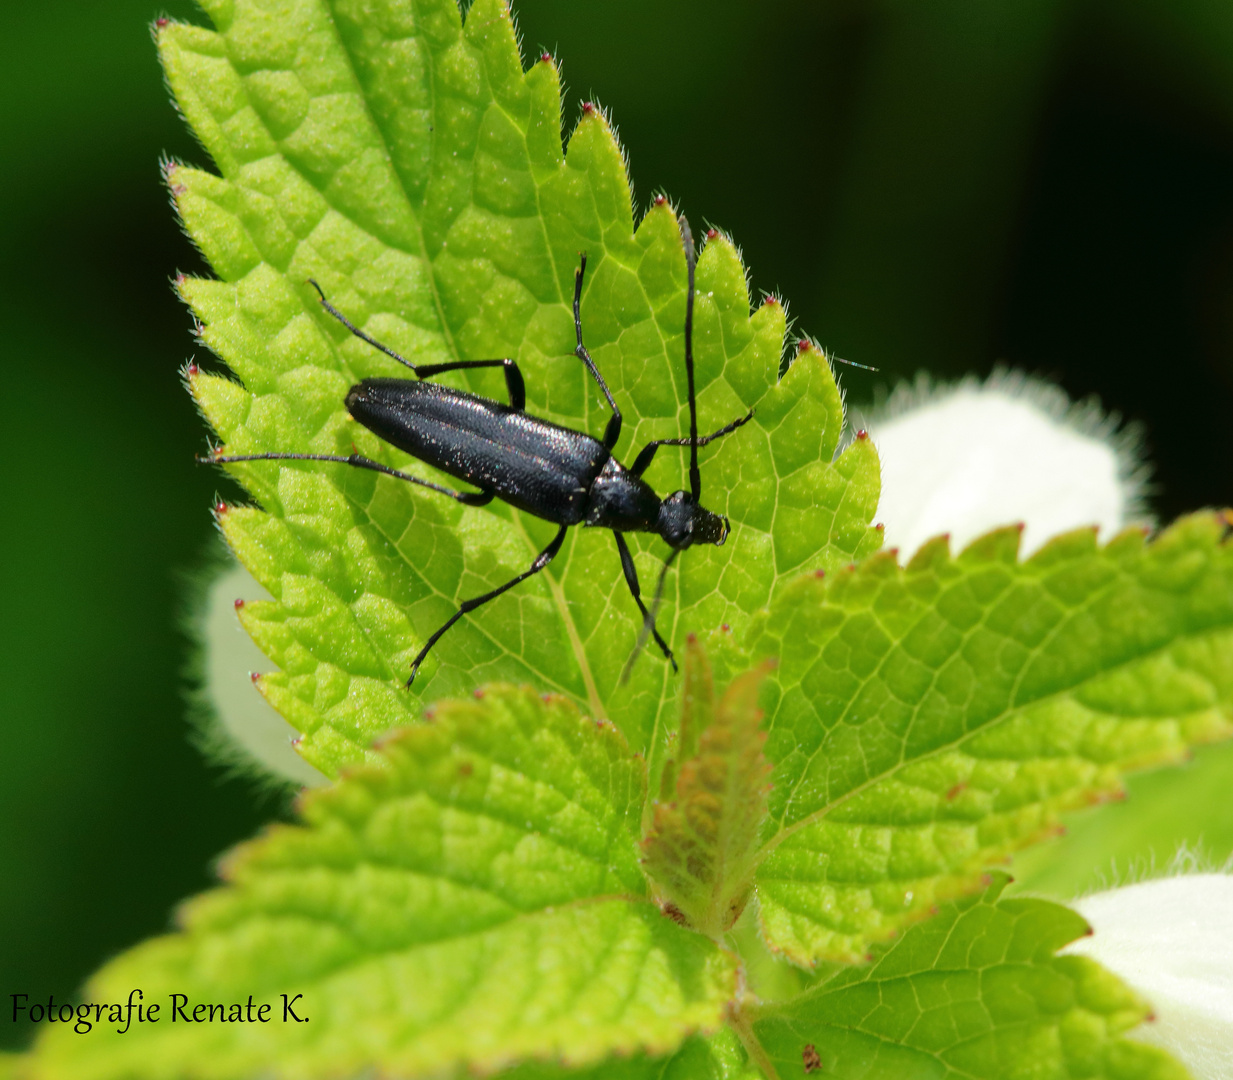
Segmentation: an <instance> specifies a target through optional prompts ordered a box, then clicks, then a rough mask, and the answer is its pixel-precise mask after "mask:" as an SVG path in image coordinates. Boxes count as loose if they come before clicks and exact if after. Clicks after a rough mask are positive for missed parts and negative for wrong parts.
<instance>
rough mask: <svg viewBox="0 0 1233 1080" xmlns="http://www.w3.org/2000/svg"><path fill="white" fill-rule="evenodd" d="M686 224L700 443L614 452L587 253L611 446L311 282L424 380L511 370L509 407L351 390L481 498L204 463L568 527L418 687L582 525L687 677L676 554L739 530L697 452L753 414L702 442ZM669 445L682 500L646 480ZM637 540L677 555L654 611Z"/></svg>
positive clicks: (418, 387) (419, 386) (686, 240)
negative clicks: (714, 505)
mask: <svg viewBox="0 0 1233 1080" xmlns="http://www.w3.org/2000/svg"><path fill="white" fill-rule="evenodd" d="M678 226H679V228H680V232H681V242H682V244H683V246H684V248H685V265H686V268H687V271H688V278H689V291H688V292H687V293H686V296H685V375H686V379H687V382H688V386H689V437H688V438H681V439H654V440H652V441H651V442H649V443H647V444H646V446H644V447H643V448H642V449H641V450H639V451H638V456H637V457H636V458H634V464H633V466H632V467H631V468H626V467H625V466H624V465H622V464H621V463H620V462H619V461H618V460H617V459H616V457H614V456H613V450H614V448H615V447H616V444H617V440H618V439H619V438H620V435H621V410H620V409H619V408H617V403H616V401H615V400H614V399H613V397H612V391H610V390H609V389H608V384H607V383H606V382H604V377H603V376H602V375H601V374H600V373H599V369H598V368H597V367H596V366H595V361H594V360H592V359H591V354H590V353H588V352H587V349H586V346H585V345H583V343H582V310H581V309H582V279H583V275H584V274H585V273H586V268H587V259H586V255H585V253H584V254H582V255H581V256H580V259H579V265H578V271H577V273H576V274H575V275H574V333H575V336H576V338H577V341H578V344H577V345H576V346H575V348H574V353H575V355H576V356H577V357H578V359H579V360H581V361H582V362H583V364H585V365H586V369H587V371H589V372H590V374H591V377H592V378H593V379H594V380H595V381H596V382H597V383H598V384H599V388H600V390H601V391H602V392H603V395H604V397H605V398H606V399H607V401H608V406H609V408H611V409H612V416H611V417H610V418H609V420H608V426H607V428H606V429H605V431H604V437H603V439H602V440H599V439H595V438H592V437H591V436H590V435H587V434H586V433H585V432H582V431H571V430H570V429H569V428H564V427H560V426H559V425H557V424H553V423H551V422H550V421H548V420H543V419H541V418H540V417H538V416H531V415H530V414H529V413H527V412H526V411H525V410H524V406H525V405H526V398H527V395H526V387H525V385H524V383H523V380H522V372H521V371H520V370H519V368H518V364H517V362H516V361H514V360H512V359H509V358H506V359H502V360H458V361H454V362H452V363H448V364H413V363H411V361H410V360H407V359H405V358H404V357H402V356H399V355H398V353H396V352H394V350H393V349H391V348H389V347H387V346H385V345H382V344H381V343H380V342H379V341H376V340H374V339H373V338H371V337H369V335H368V334H366V333H365V332H364V331H363V330H361V329H360V328H359V327H357V326H355V325H354V324H353V323H352V322H350V321H349V320H348V319H347V317H346V316H345V315H343V314H342V312H340V311H339V310H338V309H337V308H335V307H334V306H333V305H332V304H330V302H329V301H328V300H326V298H325V293H324V292H322V290H321V287H320V286H319V285H318V284H317V283H316V282H315V281H311V280H310V282H309V284H311V285H312V287H313V288H314V289H316V290H317V293H318V295H319V296H320V298H321V306H322V307H323V308H324V309H325V310H326V311H327V312H329V314H330V315H332V316H333V317H334V318H335V319H337V320H338V321H339V322H340V323H342V324H343V326H345V327H346V328H347V329H348V330H350V331H351V333H353V334H354V335H355V336H356V337H358V338H360V339H361V340H362V341H365V342H367V343H368V344H369V345H371V346H372V347H373V348H375V349H379V350H380V351H381V352H383V353H385V355H386V356H389V357H392V358H393V359H395V360H397V361H398V362H399V363H400V364H405V365H406V366H407V367H409V368H410V369H411V370H412V371H413V372H415V376H416V379H417V380H423V379H426V378H428V377H429V376H431V375H441V374H444V373H445V372H447V371H469V370H472V369H475V368H493V367H499V368H501V369H502V370H503V372H504V375H505V386H506V390H507V391H508V393H509V404H508V405H502V404H501V403H500V402H497V401H492V400H490V399H489V398H483V397H479V396H478V395H476V394H469V393H467V392H466V391H463V390H453V389H451V388H450V387H448V386H442V385H441V384H440V383H434V382H422V381H415V382H413V381H412V380H410V379H364V380H363V381H361V382H359V383H358V384H356V385H355V386H353V387H351V389H350V390H349V391H347V397H346V406H347V411H348V412H350V414H351V416H352V417H353V418H354V419H355V420H357V421H359V423H361V424H363V426H364V427H366V428H368V430H369V431H371V432H372V433H373V434H374V435H376V436H377V437H378V438H380V439H383V440H384V441H385V442H388V443H390V444H391V445H392V446H396V447H398V449H399V450H404V451H406V453H408V454H410V455H411V456H412V457H416V458H419V459H420V460H421V461H423V462H426V463H427V464H429V465H431V466H433V467H434V468H436V469H440V470H441V471H442V472H444V473H448V474H449V475H450V476H454V477H457V478H458V479H459V480H465V481H466V482H468V483H470V484H473V485H474V486H475V487H477V488H479V490H478V491H454V490H452V489H450V488H447V487H444V486H442V485H441V484H434V483H433V482H432V481H430V480H422V479H420V477H418V476H411V475H410V474H408V473H404V472H399V471H398V470H397V469H392V468H390V467H389V466H388V465H382V464H381V463H380V462H378V461H373V460H372V459H371V458H366V457H362V456H360V455H359V454H349V455H347V456H342V455H336V454H295V453H270V454H223V453H221V451H215V452H214V454H213V455H212V456H210V457H208V458H203V459H202V460H203V461H213V462H216V463H218V464H227V463H230V462H234V461H335V462H339V463H341V464H344V465H354V466H355V467H356V468H359V469H371V470H373V471H374V472H379V473H385V474H386V475H387V476H393V477H396V478H397V479H399V480H406V481H407V482H409V483H412V484H419V485H420V486H421V487H426V488H431V489H432V490H433V491H439V492H440V493H441V494H442V495H448V496H449V497H450V498H451V499H457V500H458V501H459V502H460V503H463V504H464V505H466V506H484V505H485V504H486V503H490V502H491V501H492V500H493V499H494V498H497V499H501V500H503V501H504V502H507V503H509V504H510V505H511V506H516V507H517V508H518V509H519V510H525V511H527V513H529V514H534V515H535V516H536V517H539V518H543V519H544V520H545V521H551V522H553V523H555V524H556V525H559V526H560V528H559V529H558V530H557V535H556V536H555V537H554V538H553V540H552V543H550V544H549V545H548V546H547V547H546V548H544V550H543V551H541V552H540V553H539V554H538V555H537V556H536V557H535V561H534V562H533V563H531V566H530V569H528V570H524V571H523V572H522V573H521V574H519V575H518V576H517V577H515V578H513V579H512V580H510V581H507V582H506V583H505V584H504V585H502V586H500V587H499V588H496V589H493V590H492V591H491V592H486V593H484V594H483V595H482V596H476V597H474V598H472V599H470V600H464V601H463V602H462V604H461V606H460V607H459V608H458V610H457V611H456V612H454V614H453V615H451V616H450V617H449V619H447V620H446V622H445V625H443V626H442V627H440V628H439V629H438V630H437V631H436V632H435V633H434V634H433V635H432V636H431V637H430V638H429V639H428V640H427V641H426V642H425V643H424V647H423V648H422V649H420V651H419V654H418V655H417V656H416V658H415V660H414V661H413V662H412V664H411V676H410V678H408V679H407V686H410V685H411V684H412V682H414V681H415V676H416V674H417V673H418V672H419V669H420V665H421V664H422V663H423V662H424V658H425V657H426V656H427V655H428V653H429V652H430V651H431V649H432V647H433V646H434V645H435V644H436V643H437V642H438V641H439V640H440V639H441V636H442V635H443V634H444V633H445V632H446V631H447V630H448V629H449V628H450V627H451V626H453V625H454V623H456V622H457V621H458V620H459V619H461V618H462V617H463V616H464V615H466V614H467V613H468V612H471V611H474V610H475V609H476V608H478V607H480V606H482V605H484V604H486V603H488V601H489V600H495V599H496V598H497V597H498V596H500V595H501V594H502V593H503V592H506V591H508V590H509V589H512V588H513V587H514V586H515V585H517V584H518V583H519V582H520V581H525V580H526V579H527V578H529V577H531V576H532V575H533V574H538V573H539V572H540V571H541V570H543V569H544V567H545V566H547V565H548V564H549V563H550V562H552V560H553V559H554V558H555V557H556V554H557V552H558V551H560V550H561V544H562V543H563V542H564V540H565V532H566V530H567V529H568V528H569V527H570V526H571V525H583V526H589V527H591V528H600V529H611V530H612V535H613V537H614V538H615V539H616V546H617V553H618V554H619V555H620V557H621V569H622V570H623V571H624V573H625V582H626V584H627V585H628V586H629V591H630V592H631V593H632V594H633V597H634V602H635V603H636V604H637V605H638V610H639V611H641V612H642V619H643V633H642V635H641V636H640V638H639V642H640V643H641V641H642V640H643V639H644V638H645V636H646V634H647V633H648V632H649V633H650V634H651V636H653V637H654V638H655V642H656V644H657V645H658V646H659V647H660V649H662V650H663V654H664V656H665V657H666V658H667V659H668V661H669V662H670V663H671V664H672V669H673V670H674V671H675V670H676V659H675V657H673V655H672V650H671V649H670V648H669V647H668V643H667V642H666V641H664V639H663V638H662V637H661V636H660V634H659V631H658V630H657V629H656V628H655V612H656V610H657V607H658V604H659V600H660V597H661V596H662V593H663V586H664V578H665V576H666V575H667V573H668V567H669V566H671V565H672V562H673V560H675V559H676V557H677V555H679V554H680V553H681V552H682V551H684V550H685V549H686V548H687V547H689V546H691V545H692V544H717V545H718V544H722V543H723V542H724V541H725V540H726V539H727V538H728V530H729V522H728V519H727V517H726V516H722V515H720V514H713V513H711V511H709V510H706V509H704V508H703V506H702V504H701V502H700V501H699V500H700V499H701V497H702V476H701V474H700V473H699V471H698V447H699V446H705V445H706V444H707V443H709V442H711V441H713V440H715V439H718V438H722V437H723V436H724V435H728V434H730V433H731V432H733V431H735V430H736V429H737V428H739V427H740V426H741V425H742V424H745V423H748V422H749V420H750V419H751V418H752V417H753V410H750V411H749V412H748V413H747V414H746V415H745V416H742V417H739V418H738V419H736V420H733V421H732V422H731V423H730V424H725V425H724V426H723V427H721V428H720V429H719V430H718V431H713V432H711V434H710V435H703V436H701V437H699V435H698V408H697V401H696V397H695V393H694V354H693V325H694V267H695V263H696V261H697V258H696V255H695V252H694V241H693V236H692V234H691V233H690V231H689V223H688V222H687V221H686V220H685V217H684V215H682V216H681V217H680V218H679V219H678ZM661 446H688V447H689V491H676V492H673V493H672V494H671V495H669V496H668V497H667V498H666V499H660V497H659V496H658V495H656V494H655V492H654V491H653V490H651V487H650V485H649V484H647V482H646V481H645V480H643V479H642V474H643V473H644V472H646V469H647V466H649V465H650V464H651V460H652V459H653V458H654V457H655V452H656V451H657V450H658V449H659V448H660V447H661ZM626 532H652V533H658V534H659V535H660V536H661V537H662V538H663V539H664V540H665V541H666V542H667V544H668V546H669V547H671V548H672V552H671V554H669V556H668V558H667V559H666V560H665V562H664V567H663V570H662V571H661V572H660V575H659V583H658V586H657V587H656V591H655V599H654V601H653V602H652V606H651V610H650V611H648V610H647V606H646V604H644V603H643V601H642V591H641V589H640V588H639V586H638V573H637V571H636V570H635V569H634V560H633V556H632V555H631V554H630V551H629V545H628V544H627V543H626V541H625V536H624V534H625V533H626ZM635 655H637V650H635ZM631 659H632V658H631Z"/></svg>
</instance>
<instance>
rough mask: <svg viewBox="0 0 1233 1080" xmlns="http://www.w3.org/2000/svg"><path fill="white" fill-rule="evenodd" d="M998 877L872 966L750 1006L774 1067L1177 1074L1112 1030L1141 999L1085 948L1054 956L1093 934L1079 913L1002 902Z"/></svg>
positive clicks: (1128, 1019) (1142, 1079)
mask: <svg viewBox="0 0 1233 1080" xmlns="http://www.w3.org/2000/svg"><path fill="white" fill-rule="evenodd" d="M1006 881H1007V879H1006V878H1005V877H1004V876H1001V875H999V876H998V877H997V880H996V881H995V882H994V883H993V884H992V885H991V886H990V887H989V888H988V889H987V890H986V891H985V893H984V894H983V895H981V896H979V897H970V898H967V899H964V900H961V901H958V902H955V903H951V904H948V905H947V906H946V909H945V910H944V911H943V912H942V913H940V914H939V915H938V916H937V918H934V919H930V920H929V921H928V922H927V923H923V924H921V925H919V926H914V927H912V928H911V929H909V930H908V932H907V933H906V934H904V936H903V938H902V940H900V941H898V942H896V943H895V945H894V946H893V947H892V948H891V949H890V950H889V951H887V952H886V953H885V955H883V956H881V957H880V958H879V959H878V960H877V961H876V962H875V963H873V964H871V965H869V966H867V967H855V968H850V969H848V970H847V971H845V972H843V973H841V974H839V975H836V976H835V977H834V978H832V979H831V980H830V981H828V982H826V983H825V984H823V985H822V986H820V987H818V988H817V989H815V990H813V991H810V992H809V993H807V994H804V995H802V996H801V997H799V998H797V999H796V1000H795V1001H792V1002H790V1003H784V1004H777V1005H772V1006H763V1007H761V1008H759V1007H754V1008H752V1009H748V1010H747V1017H746V1018H745V1021H744V1022H745V1024H747V1025H748V1028H749V1029H750V1030H751V1033H752V1035H753V1037H754V1038H756V1040H757V1042H758V1044H759V1045H760V1047H761V1049H762V1051H763V1052H764V1053H765V1055H766V1057H767V1059H769V1061H770V1062H771V1063H772V1064H773V1067H774V1068H775V1070H776V1071H777V1073H778V1075H779V1076H780V1077H781V1078H785V1080H786V1078H787V1077H794V1076H802V1075H804V1074H805V1073H806V1072H810V1071H812V1072H815V1073H816V1075H818V1076H820V1077H835V1078H843V1077H853V1078H855V1077H888V1078H889V1077H918V1076H919V1077H931V1078H932V1077H936V1078H938V1080H942V1078H944V1077H956V1078H958V1077H999V1078H1004V1080H1013V1078H1024V1080H1027V1078H1029V1077H1042V1076H1050V1077H1053V1076H1057V1077H1071V1076H1073V1077H1079V1076H1082V1077H1090V1078H1092V1080H1096V1078H1100V1077H1108V1078H1110V1080H1112V1078H1115V1077H1116V1078H1118V1080H1130V1078H1132V1077H1133V1078H1134V1080H1166V1078H1169V1080H1184V1078H1185V1077H1186V1076H1187V1073H1186V1071H1185V1070H1184V1069H1183V1068H1182V1067H1181V1066H1180V1065H1178V1064H1177V1063H1176V1062H1174V1061H1173V1059H1171V1058H1170V1057H1168V1055H1166V1054H1165V1053H1163V1052H1162V1051H1160V1050H1158V1049H1156V1048H1155V1047H1150V1046H1146V1045H1144V1044H1142V1043H1137V1042H1132V1041H1130V1040H1127V1039H1123V1038H1121V1036H1122V1034H1123V1033H1124V1032H1126V1031H1127V1030H1129V1029H1130V1028H1131V1027H1133V1026H1134V1025H1136V1024H1138V1023H1140V1022H1141V1021H1142V1020H1143V1019H1144V1018H1145V1017H1146V1016H1147V1014H1148V1007H1147V1005H1146V1003H1145V1002H1143V1001H1141V1000H1140V999H1139V998H1137V997H1136V996H1135V995H1134V994H1133V993H1132V992H1130V991H1129V990H1127V989H1126V988H1125V987H1124V986H1123V985H1122V984H1121V983H1120V982H1118V980H1117V979H1116V978H1114V977H1113V976H1112V975H1110V974H1109V973H1108V972H1106V971H1104V970H1103V969H1102V968H1101V967H1099V965H1097V964H1094V963H1092V962H1091V961H1089V960H1087V959H1086V958H1085V957H1080V956H1055V955H1054V953H1055V952H1056V951H1057V950H1058V949H1059V948H1061V947H1062V946H1063V945H1066V944H1068V943H1069V942H1071V941H1073V940H1075V938H1077V937H1080V936H1081V935H1083V934H1085V933H1087V932H1088V929H1087V925H1086V923H1084V921H1083V919H1082V918H1080V917H1079V916H1078V915H1076V914H1075V913H1074V912H1072V911H1068V910H1067V909H1066V908H1063V907H1059V906H1057V905H1056V904H1051V903H1048V902H1047V901H1044V900H999V899H998V895H999V893H1001V891H1002V888H1003V887H1004V885H1005V883H1006ZM806 1063H810V1064H812V1066H813V1068H812V1069H809V1068H807V1067H806Z"/></svg>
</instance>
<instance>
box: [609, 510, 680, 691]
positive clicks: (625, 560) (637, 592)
mask: <svg viewBox="0 0 1233 1080" xmlns="http://www.w3.org/2000/svg"><path fill="white" fill-rule="evenodd" d="M612 536H613V539H615V540H616V546H617V551H618V552H619V553H620V556H621V569H622V570H624V571H625V584H626V585H628V586H629V591H630V592H631V593H632V594H633V597H634V603H635V604H637V605H638V610H639V611H641V612H642V622H643V625H647V624H648V623H649V624H650V627H651V636H652V637H654V638H655V644H656V645H658V646H659V647H660V649H662V650H663V654H664V656H665V657H666V658H667V660H668V663H670V664H671V665H672V670H673V671H676V670H677V667H676V657H675V656H673V655H672V650H671V649H670V648H668V643H667V642H666V641H664V639H663V638H662V637H660V636H659V630H658V629H657V628H656V626H655V623H654V621H653V620H652V619H651V613H650V612H649V611H647V609H646V604H644V603H643V602H642V589H641V588H639V586H638V571H637V570H636V569H635V568H634V557H633V556H632V555H631V554H630V551H629V545H628V544H627V543H626V542H625V537H623V536H622V535H621V534H620V533H619V532H616V531H615V530H613V533H612Z"/></svg>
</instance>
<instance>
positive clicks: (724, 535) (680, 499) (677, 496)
mask: <svg viewBox="0 0 1233 1080" xmlns="http://www.w3.org/2000/svg"><path fill="white" fill-rule="evenodd" d="M728 529H729V524H728V519H727V518H726V517H725V516H724V515H723V514H712V513H711V512H710V511H709V510H706V509H704V508H703V507H702V506H700V505H699V504H698V502H697V500H695V499H694V497H693V496H692V495H690V494H689V492H688V491H676V492H673V493H672V494H671V495H669V496H668V497H667V498H666V499H665V500H664V501H663V502H662V503H660V504H659V521H658V522H657V523H656V527H655V531H656V532H658V533H659V535H660V536H662V537H663V538H664V540H665V541H666V542H667V543H668V544H669V545H670V546H671V547H674V548H676V549H677V550H678V551H679V550H680V549H682V548H687V547H690V546H691V545H692V544H715V545H716V546H718V545H720V544H722V543H723V542H724V541H725V540H727V539H728Z"/></svg>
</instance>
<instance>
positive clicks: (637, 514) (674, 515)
mask: <svg viewBox="0 0 1233 1080" xmlns="http://www.w3.org/2000/svg"><path fill="white" fill-rule="evenodd" d="M585 524H587V525H590V526H592V527H594V528H600V529H615V530H616V531H617V532H653V533H658V534H659V535H660V536H661V537H663V539H664V541H665V542H666V543H667V544H668V545H669V546H671V547H674V548H687V547H690V546H691V545H693V544H722V543H723V542H724V541H725V540H726V539H727V538H728V519H727V518H725V517H723V516H721V515H719V514H713V513H711V511H709V510H707V509H705V508H704V507H702V506H700V505H699V504H698V503H697V501H696V500H695V499H694V498H693V496H691V495H690V494H689V492H687V491H677V492H674V493H673V494H671V495H669V496H668V497H667V498H666V499H660V497H659V496H658V495H656V494H655V491H654V489H653V488H652V487H651V485H650V484H648V483H647V482H646V481H645V480H643V479H642V478H641V477H640V476H635V475H634V474H633V473H631V472H630V471H629V470H628V469H627V468H625V466H624V465H622V464H621V463H620V462H619V461H617V459H616V458H614V457H610V458H609V459H608V460H607V461H606V462H605V463H604V467H603V468H602V469H601V470H600V473H599V475H598V476H597V477H596V478H595V482H594V483H593V484H592V485H591V491H590V495H589V498H588V500H587V513H586V521H585Z"/></svg>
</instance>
